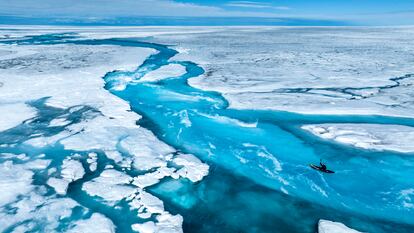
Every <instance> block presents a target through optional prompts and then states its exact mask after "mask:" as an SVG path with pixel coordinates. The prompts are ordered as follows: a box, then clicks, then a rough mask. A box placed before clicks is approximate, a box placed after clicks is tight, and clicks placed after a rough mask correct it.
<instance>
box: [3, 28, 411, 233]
mask: <svg viewBox="0 0 414 233" xmlns="http://www.w3.org/2000/svg"><path fill="white" fill-rule="evenodd" d="M411 32H412V30H411V28H385V29H381V28H277V27H276V28H268V27H264V28H248V27H246V28H238V27H236V28H220V27H207V28H197V27H194V28H186V30H183V29H182V28H179V27H175V28H158V27H153V28H134V27H127V28H122V29H121V28H51V27H39V28H21V29H18V30H15V29H14V28H10V27H4V28H2V29H1V30H0V33H1V35H2V37H1V38H4V39H2V40H0V83H1V86H0V90H1V92H0V109H4V110H5V111H6V112H7V113H10V114H2V115H4V116H1V118H0V119H1V120H2V123H1V124H0V127H2V128H1V129H0V130H1V132H0V153H1V156H0V165H1V167H2V169H0V178H1V179H2V183H0V185H1V187H2V190H6V192H5V194H1V195H0V217H1V218H0V221H1V224H0V227H1V228H0V230H1V231H5V232H12V231H42V232H50V231H57V232H66V231H69V232H96V231H102V232H182V231H184V232H315V231H317V230H318V223H319V231H320V232H324V231H327V230H328V231H330V230H329V229H341V230H343V231H344V232H354V231H353V230H351V229H350V228H353V229H355V230H358V231H361V232H412V231H413V230H414V222H413V219H414V212H413V210H414V208H413V207H414V202H413V201H412V200H414V199H413V198H414V191H413V190H414V187H413V185H412V182H411V181H412V180H413V178H414V176H413V174H412V172H410V170H411V168H412V166H413V165H414V157H413V156H412V150H411V149H410V148H411V147H410V145H409V140H408V139H407V140H397V139H396V137H403V136H409V135H411V134H412V128H413V127H414V121H413V120H412V119H411V118H410V117H412V111H411V108H412V104H411V101H412V99H411V97H412V96H411V92H410V90H411V88H412V87H411V82H412V75H411V73H410V72H411V70H410V69H411V67H412V64H411V63H412V59H411V56H412V55H411V52H410V51H411V50H412V47H411V44H410V43H408V42H409V41H410V39H412V37H414V34H413V33H411ZM395 33H399V35H398V36H396V35H395ZM333 35H334V36H333ZM305 42H306V43H305ZM385 42H389V43H385ZM167 44H168V45H167ZM378 45H382V47H378ZM378 54H381V55H382V57H381V56H377V55H378ZM390 57H392V58H393V61H395V62H393V63H389V62H388V63H387V60H389V59H390ZM280 110H287V111H280ZM2 113H3V110H2ZM303 113H312V114H308V115H304V114H303ZM332 113H335V114H332ZM6 115H7V116H6ZM308 131H311V132H312V133H309V132H308ZM394 135H395V136H394ZM318 136H319V137H318ZM328 136H329V137H328ZM344 137H345V139H346V140H343V138H344ZM326 139H332V140H335V141H337V142H341V143H333V141H331V140H326ZM338 139H339V140H338ZM361 142H362V144H361ZM364 143H365V144H364ZM361 145H364V146H361ZM393 151H395V152H393ZM320 158H321V159H323V160H325V161H326V162H327V163H328V166H329V168H330V169H333V170H335V172H336V173H335V174H330V175H328V174H321V173H318V172H317V171H315V170H312V169H311V168H309V167H308V164H310V163H318V162H319V159H320ZM17 174H19V175H17ZM320 219H326V220H321V221H320ZM339 222H341V223H339ZM92 223H93V224H92ZM98 223H99V226H101V228H96V227H97V226H96V225H97V224H98ZM91 224H92V225H91ZM89 225H91V226H89ZM88 226H89V227H88Z"/></svg>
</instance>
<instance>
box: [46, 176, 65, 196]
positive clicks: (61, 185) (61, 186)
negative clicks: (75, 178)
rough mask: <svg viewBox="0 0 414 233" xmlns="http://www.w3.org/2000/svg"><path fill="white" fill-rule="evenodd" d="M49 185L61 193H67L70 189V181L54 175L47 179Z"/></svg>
mask: <svg viewBox="0 0 414 233" xmlns="http://www.w3.org/2000/svg"><path fill="white" fill-rule="evenodd" d="M47 185H49V186H50V187H52V188H53V189H55V192H56V193H57V194H60V195H65V194H66V191H67V190H68V185H69V182H68V181H66V180H64V179H57V178H54V177H51V178H49V180H47Z"/></svg>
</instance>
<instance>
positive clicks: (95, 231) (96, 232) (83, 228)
mask: <svg viewBox="0 0 414 233" xmlns="http://www.w3.org/2000/svg"><path fill="white" fill-rule="evenodd" d="M67 232H70V233H115V225H114V224H113V223H112V221H111V220H109V219H108V218H107V217H105V216H104V215H102V214H99V213H93V214H92V216H91V217H90V218H89V219H84V220H80V221H78V222H76V223H75V226H74V227H73V228H71V229H70V230H68V231H67Z"/></svg>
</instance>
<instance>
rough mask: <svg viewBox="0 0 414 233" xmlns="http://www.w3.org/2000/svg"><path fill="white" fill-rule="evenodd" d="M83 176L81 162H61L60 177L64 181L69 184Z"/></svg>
mask: <svg viewBox="0 0 414 233" xmlns="http://www.w3.org/2000/svg"><path fill="white" fill-rule="evenodd" d="M84 174H85V169H84V168H83V166H82V163H81V162H79V161H77V160H73V159H65V160H63V163H62V171H61V176H62V177H63V178H64V179H65V180H67V181H69V182H72V181H75V180H79V179H81V178H82V177H83V175H84Z"/></svg>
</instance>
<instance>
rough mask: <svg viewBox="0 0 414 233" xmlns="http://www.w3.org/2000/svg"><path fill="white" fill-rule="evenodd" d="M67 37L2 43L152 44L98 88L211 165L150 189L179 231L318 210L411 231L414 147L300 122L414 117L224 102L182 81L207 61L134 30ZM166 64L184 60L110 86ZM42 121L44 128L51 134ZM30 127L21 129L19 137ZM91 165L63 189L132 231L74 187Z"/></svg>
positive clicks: (302, 217) (301, 219)
mask: <svg viewBox="0 0 414 233" xmlns="http://www.w3.org/2000/svg"><path fill="white" fill-rule="evenodd" d="M73 38H74V35H47V36H42V37H28V38H25V39H22V40H19V41H8V43H20V44H25V43H29V44H55V43H73V44H88V45H102V44H109V45H119V46H134V47H146V48H153V49H156V50H157V51H158V53H156V54H154V55H151V56H150V57H148V58H147V59H146V61H145V62H144V64H142V65H141V66H139V67H138V68H137V69H136V70H135V71H132V72H124V71H113V72H109V73H108V74H107V75H106V76H105V77H104V79H105V82H106V85H105V88H106V89H107V90H108V91H110V92H111V93H112V94H114V95H116V96H118V97H120V98H122V99H124V100H125V101H127V102H128V103H129V104H130V105H131V109H132V110H133V111H135V112H137V113H138V114H140V115H142V116H143V118H142V120H140V121H139V122H138V124H139V125H141V126H143V127H145V128H147V129H149V130H151V131H152V132H153V133H154V134H155V135H156V136H157V137H158V138H159V139H160V140H162V141H164V142H166V143H167V144H169V145H171V146H173V147H174V148H176V149H177V150H179V151H182V152H185V153H191V154H194V155H196V156H197V157H199V158H200V159H201V160H203V161H204V162H206V163H208V164H209V165H210V173H209V175H208V176H207V177H206V178H205V179H204V180H203V181H201V182H199V183H197V184H192V183H190V182H188V181H186V180H178V181H177V180H168V179H165V180H163V181H162V182H161V183H160V184H158V185H156V186H154V187H151V188H150V192H152V193H153V194H154V195H156V196H158V197H160V198H161V199H163V200H164V202H165V204H166V209H167V210H168V211H170V212H172V213H178V214H181V215H182V216H183V217H184V230H185V231H188V232H314V231H315V229H316V228H315V227H316V223H317V221H318V220H319V219H320V218H325V219H329V220H334V221H342V222H344V223H346V224H347V225H349V226H352V227H354V228H356V229H358V230H362V231H369V232H412V231H414V211H413V209H409V208H405V207H403V204H402V199H401V197H400V196H399V192H400V191H401V190H406V189H409V188H411V187H413V180H414V173H413V169H412V167H414V158H413V157H412V155H407V154H398V153H392V152H375V151H368V150H359V149H355V148H350V147H347V146H343V145H338V144H334V143H330V142H326V141H323V140H320V139H318V138H316V137H314V136H313V135H311V134H309V133H306V132H304V131H302V130H301V129H300V126H301V125H303V124H308V123H378V124H400V125H409V126H414V121H413V120H412V119H408V118H397V117H384V116H340V115H323V116H322V115H321V116H318V115H312V116H310V115H301V114H294V113H289V112H278V111H256V110H231V109H228V108H227V107H228V103H227V101H226V100H225V99H224V98H223V97H222V96H221V95H220V94H219V93H216V92H207V91H203V90H199V89H196V88H192V87H190V86H189V85H188V84H187V80H188V79H189V78H192V77H196V76H199V75H201V74H203V73H204V70H203V69H202V68H201V67H200V66H198V65H197V64H195V63H193V62H190V61H178V62H177V61H174V62H172V61H169V59H170V58H171V57H173V56H174V55H176V54H177V51H175V50H174V49H172V48H170V47H168V46H165V45H160V44H153V43H148V42H142V41H141V42H140V41H137V40H134V39H122V40H121V39H104V40H72V39H73ZM170 63H178V64H180V65H183V66H185V68H186V73H185V74H184V75H182V76H180V77H178V78H168V77H166V79H164V80H163V81H159V82H156V83H134V82H131V83H129V84H128V85H127V86H126V88H125V89H124V90H121V91H120V90H116V89H114V88H113V87H114V86H117V84H118V82H119V81H120V77H122V76H131V77H134V78H135V79H139V78H141V77H143V75H145V74H146V73H148V72H150V71H152V70H156V69H158V68H160V67H162V66H165V65H168V64H170ZM39 108H40V107H39ZM43 108H44V107H43ZM85 111H89V112H93V109H85ZM51 119H53V116H51ZM188 122H191V124H188ZM235 122H243V123H244V124H247V125H250V126H255V127H243V126H242V125H241V124H238V123H235ZM22 127H23V126H22ZM38 127H39V126H36V127H35V128H36V129H38ZM14 130H16V129H14ZM48 130H49V129H45V132H44V133H51V132H48ZM56 130H57V131H59V130H62V129H56ZM21 131H22V132H28V131H27V130H25V129H24V130H21ZM9 134H10V133H9ZM14 134H16V133H14ZM31 134H32V132H29V133H26V134H23V136H21V138H22V139H21V140H23V138H24V137H27V136H30V135H31ZM4 137H5V136H4V135H3V137H2V135H0V140H3V141H4V140H5V139H4ZM14 139H16V140H15V143H18V142H19V140H17V139H18V137H15V136H13V140H14ZM8 140H11V139H10V138H9V139H8ZM1 150H6V149H1ZM19 150H21V151H24V150H25V149H24V148H20V149H19ZM26 150H27V149H26ZM50 150H52V151H56V150H63V149H62V148H51V149H50ZM0 152H1V151H0ZM320 158H322V159H323V160H325V161H327V162H328V164H329V167H330V168H331V169H333V170H335V171H336V173H335V174H321V173H318V172H316V171H314V170H312V169H310V168H309V167H308V164H309V163H317V162H318V161H319V159H320ZM107 162H108V163H110V161H107ZM103 167H104V166H101V168H100V169H98V171H97V174H99V171H102V169H103ZM97 174H92V173H91V174H88V175H87V176H86V178H84V179H82V180H81V181H78V183H77V184H74V185H72V186H71V188H70V190H69V192H68V195H69V196H71V197H72V198H74V199H75V200H77V201H78V202H80V203H81V204H83V205H85V206H87V207H88V208H90V209H92V210H96V211H98V212H102V213H105V214H106V215H107V216H108V215H109V216H110V218H111V219H112V220H113V221H114V222H115V223H116V224H117V225H118V226H119V228H118V231H119V232H127V231H129V230H130V228H129V227H128V225H129V223H130V222H132V221H131V220H129V218H133V214H132V215H131V214H126V216H127V217H126V218H125V217H124V218H123V219H121V218H120V217H119V214H117V213H118V212H119V211H120V210H112V209H111V208H108V207H105V206H104V205H102V204H99V203H98V202H96V201H94V200H93V199H91V198H90V197H88V196H87V195H86V194H85V193H83V192H82V191H81V190H80V185H81V184H82V183H83V182H85V181H86V180H87V179H91V178H93V177H94V176H96V175H97ZM77 185H78V186H77ZM122 211H123V212H127V211H126V209H125V210H122ZM122 211H121V212H122Z"/></svg>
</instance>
